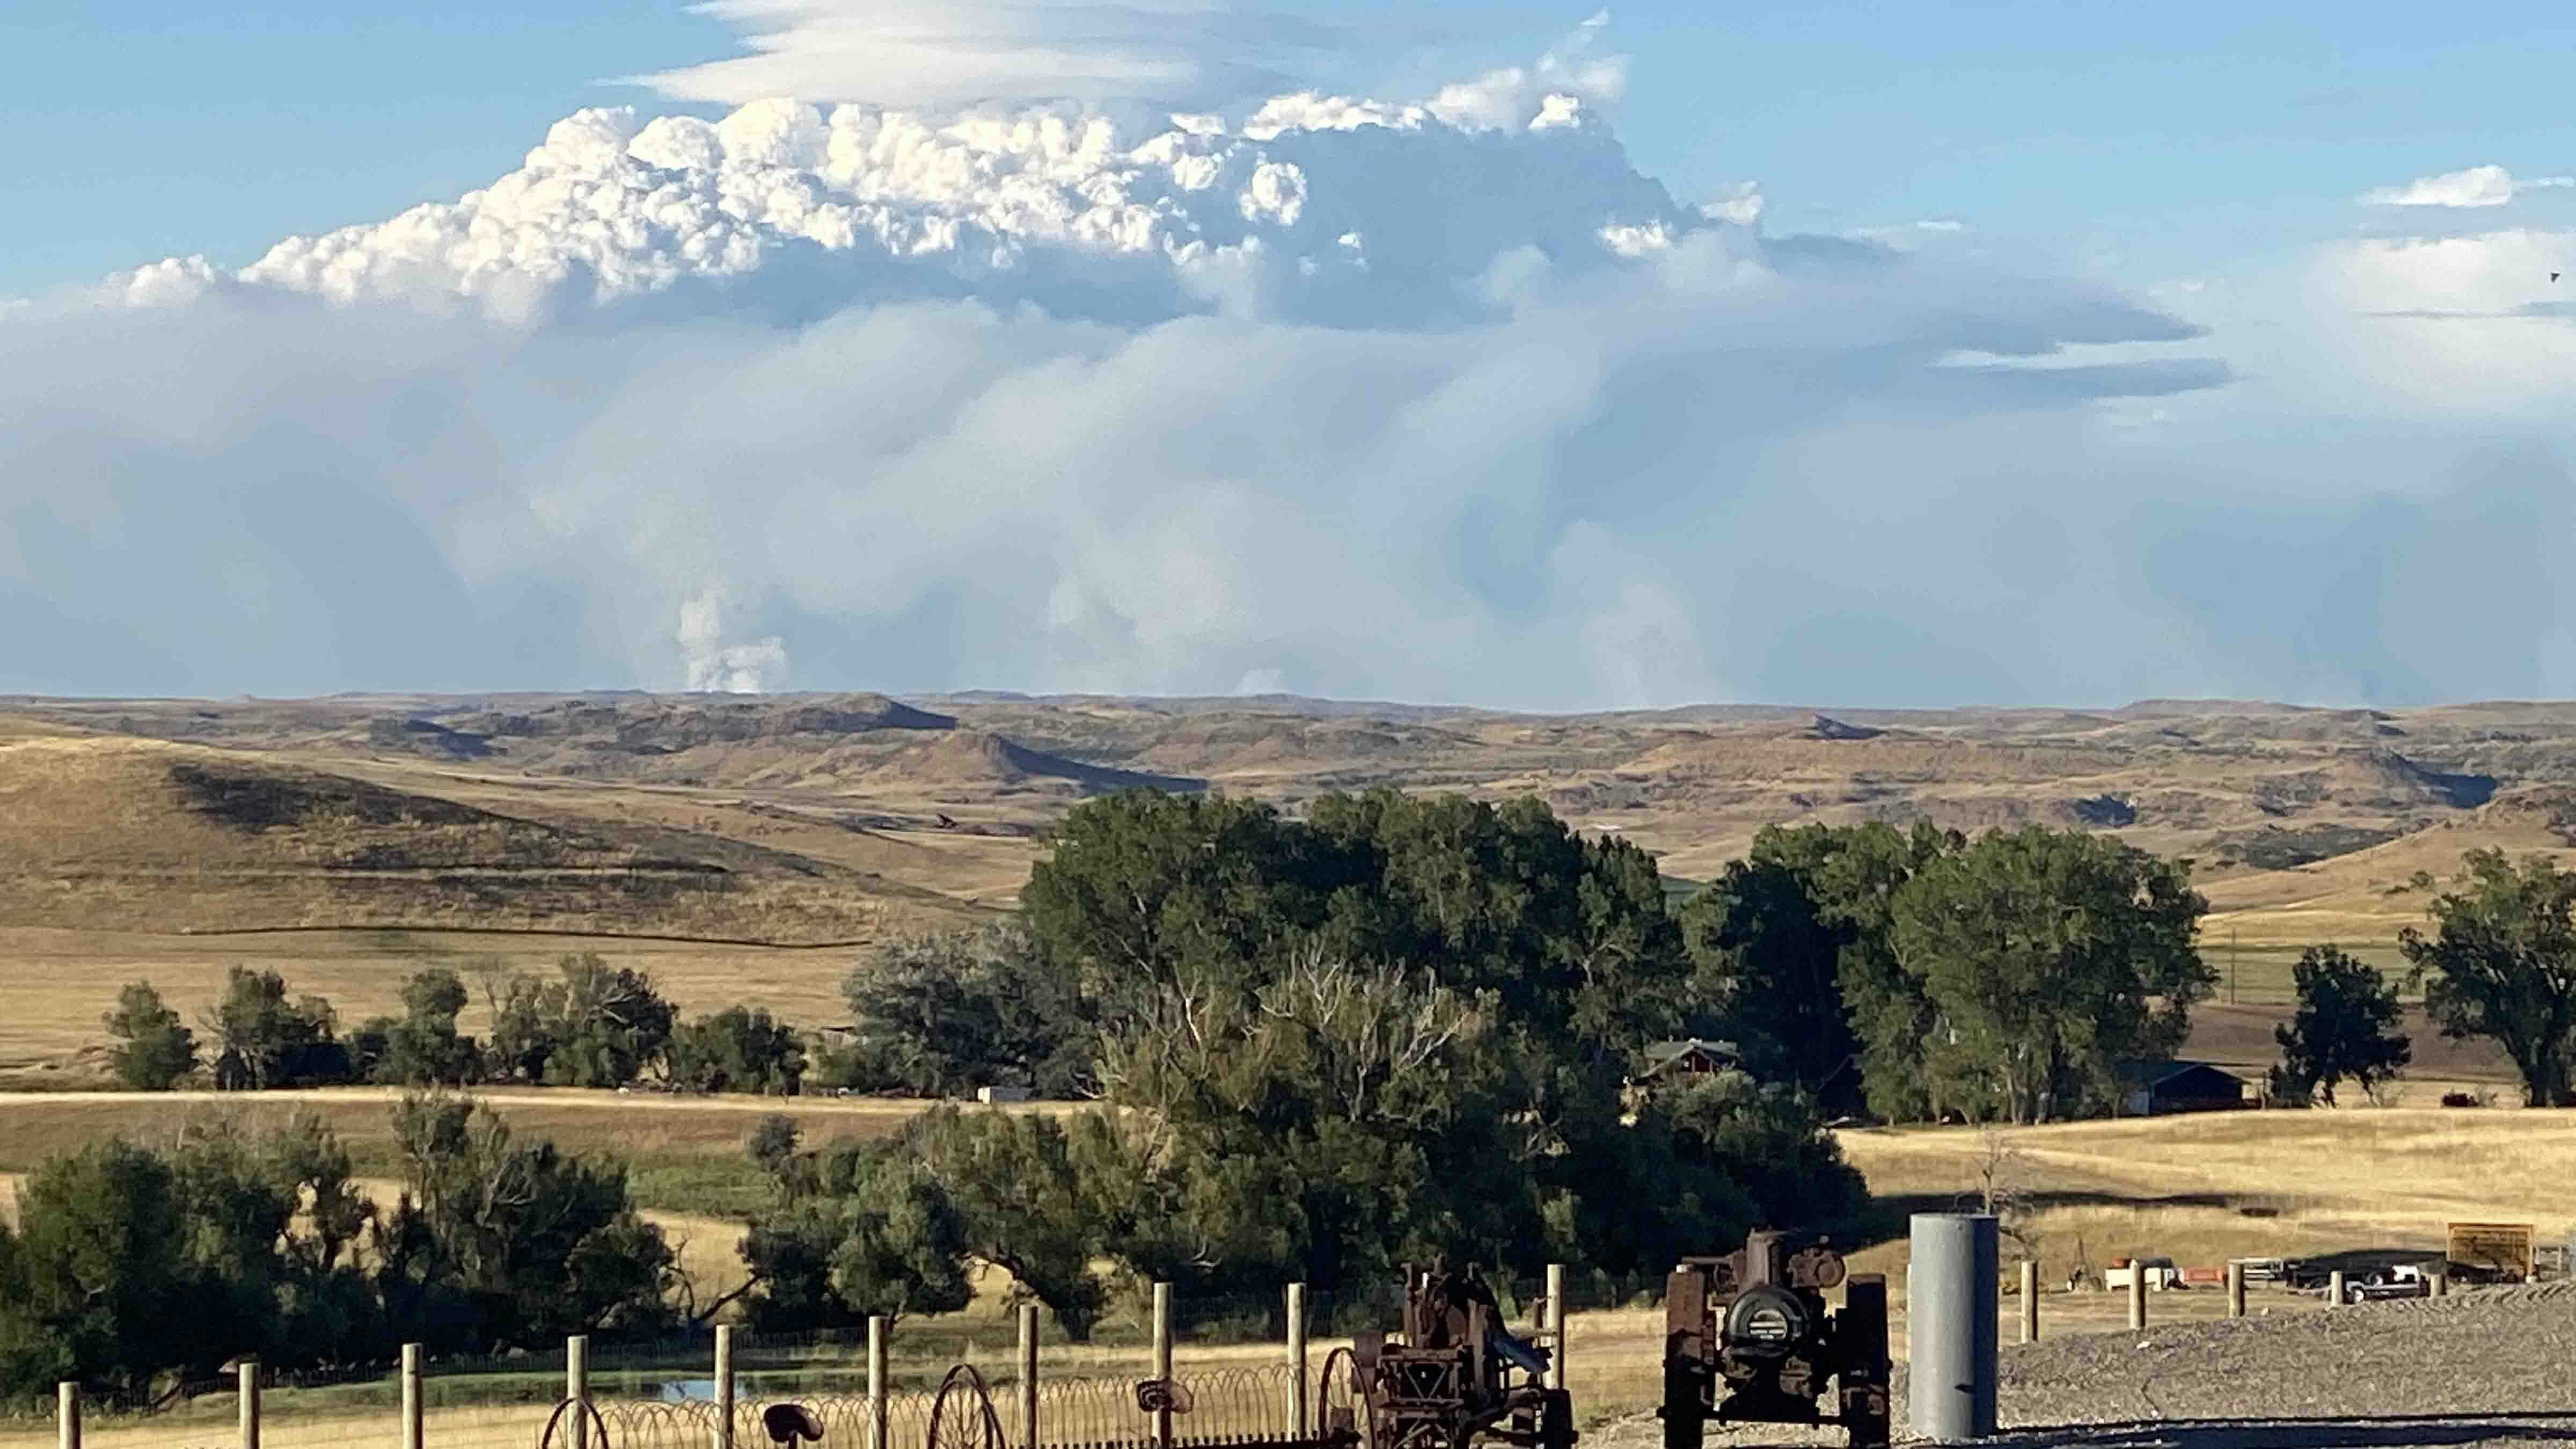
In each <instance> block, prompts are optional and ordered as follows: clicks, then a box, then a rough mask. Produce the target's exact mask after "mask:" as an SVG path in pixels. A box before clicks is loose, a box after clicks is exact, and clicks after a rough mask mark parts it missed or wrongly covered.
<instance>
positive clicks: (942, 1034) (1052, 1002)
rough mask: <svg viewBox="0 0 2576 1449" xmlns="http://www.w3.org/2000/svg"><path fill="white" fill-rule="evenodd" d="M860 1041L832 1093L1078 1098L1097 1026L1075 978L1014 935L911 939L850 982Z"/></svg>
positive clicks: (882, 953)
mask: <svg viewBox="0 0 2576 1449" xmlns="http://www.w3.org/2000/svg"><path fill="white" fill-rule="evenodd" d="M841 994H842V996H843V998H844V999H845V1000H847V1001H848V1003H849V1007H850V1013H851V1017H852V1023H853V1025H854V1026H855V1027H856V1028H857V1031H858V1034H859V1041H858V1043H857V1045H856V1046H855V1047H853V1048H849V1049H847V1052H848V1054H847V1056H846V1057H845V1059H844V1060H843V1061H842V1062H840V1063H839V1064H838V1065H837V1066H836V1068H835V1070H836V1072H837V1075H836V1077H835V1079H834V1082H833V1084H834V1085H837V1086H850V1087H858V1088H861V1089H863V1090H871V1091H897V1092H906V1093H911V1094H914V1095H918V1096H926V1097H946V1096H955V1095H958V1094H959V1093H961V1092H964V1091H967V1090H969V1089H971V1088H974V1087H978V1086H1026V1087H1030V1088H1033V1089H1035V1090H1036V1091H1037V1092H1039V1093H1040V1094H1041V1095H1045V1096H1051V1097H1060V1096H1069V1095H1072V1094H1073V1093H1074V1092H1075V1091H1076V1090H1077V1089H1078V1088H1079V1087H1080V1086H1081V1085H1082V1084H1083V1083H1084V1082H1085V1080H1086V1079H1087V1077H1088V1075H1089V1069H1090V1055H1091V1038H1092V1023H1091V1020H1090V1012H1089V1010H1088V1009H1087V1006H1086V1004H1085V1002H1084V999H1083V993H1082V990H1081V986H1080V983H1079V981H1078V979H1077V976H1076V973H1075V972H1074V971H1073V970H1072V969H1070V968H1066V967H1060V966H1058V965H1056V964H1055V963H1053V962H1051V961H1049V960H1047V959H1046V958H1045V957H1044V955H1043V954H1042V953H1041V952H1040V951H1039V949H1038V948H1037V946H1036V944H1035V943H1034V942H1033V941H1032V940H1031V939H1030V938H1029V936H1028V934H1027V933H1026V932H1024V931H1021V930H1019V929H1017V928H1014V927H1007V926H989V927H984V928H980V929H976V930H966V931H948V932H940V933H934V934H927V935H915V936H903V937H898V938H896V939H894V940H891V941H888V942H885V943H883V944H882V945H879V946H877V947H875V948H874V949H873V950H871V951H870V952H869V954H868V956H867V957H866V958H865V959H864V960H862V961H861V962H860V963H859V964H858V965H857V966H855V967H853V968H852V969H851V971H850V973H849V974H848V975H847V976H845V977H843V978H842V981H841Z"/></svg>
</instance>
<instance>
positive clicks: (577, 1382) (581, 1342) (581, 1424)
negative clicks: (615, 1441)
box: [564, 1333, 608, 1449]
mask: <svg viewBox="0 0 2576 1449" xmlns="http://www.w3.org/2000/svg"><path fill="white" fill-rule="evenodd" d="M564 1397H565V1398H567V1399H570V1400H572V1401H573V1404H574V1405H575V1407H574V1409H573V1411H572V1449H590V1413H589V1409H590V1335H588V1334H584V1333H576V1334H572V1335H570V1336H568V1337H567V1338H565V1339H564ZM599 1449H608V1446H607V1445H605V1444H603V1445H601V1446H599Z"/></svg>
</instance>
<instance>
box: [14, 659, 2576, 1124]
mask: <svg viewBox="0 0 2576 1449" xmlns="http://www.w3.org/2000/svg"><path fill="white" fill-rule="evenodd" d="M1380 785H1383V786H1391V787H1394V788H1398V789H1405V790H1441V791H1463V792H1466V793H1468V794H1471V795H1475V796H1479V797H1482V798H1493V799H1499V798H1505V797H1509V796H1514V795H1520V794H1536V795H1538V796H1539V797H1540V798H1542V799H1544V800H1546V801H1547V802H1548V804H1549V805H1550V806H1551V807H1553V808H1554V809H1555V810H1556V811H1557V812H1558V813H1559V814H1560V815H1561V816H1563V817H1565V818H1566V819H1567V820H1568V821H1569V822H1570V823H1572V824H1573V825H1574V826H1576V827H1577V828H1579V829H1582V830H1585V831H1587V832H1594V833H1600V834H1615V835H1620V836H1624V837H1625V838H1627V839H1630V840H1633V841H1635V842H1636V843H1638V844H1639V845H1640V846H1642V847H1644V848H1646V849H1648V850H1650V851H1652V852H1653V853H1655V854H1656V855H1657V856H1658V857H1659V859H1660V861H1661V864H1662V866H1663V868H1664V871H1665V873H1666V875H1667V876H1668V877H1671V878H1673V879H1674V880H1675V881H1676V887H1677V889H1688V887H1689V885H1690V884H1691V883H1693V882H1697V881H1702V880H1705V879H1707V878H1709V877H1711V876H1713V875H1714V874H1716V873H1717V872H1718V871H1719V870H1720V869H1721V868H1722V867H1723V866H1724V864H1725V862H1726V861H1728V860H1730V859H1733V858H1735V857H1736V856H1738V855H1740V854H1741V853H1742V852H1743V851H1744V850H1745V848H1746V847H1747V845H1748V844H1749V843H1750V842H1751V840H1752V838H1753V835H1754V833H1755V832H1756V831H1758V830H1759V829H1761V828H1762V827H1763V826H1764V825H1766V824H1771V823H1775V822H1778V823H1796V822H1804V821H1824V822H1831V823H1849V822H1853V821H1861V820H1884V821H1888V822H1891V823H1895V824H1899V825H1903V824H1906V823H1909V822H1911V821H1915V820H1930V821H1933V822H1935V823H1937V824H1940V825H1944V826H1953V827H1957V828H1961V829H1967V830H1979V829H1984V828H1987V827H1991V826H2005V827H2010V826H2015V825H2019V824H2023V823H2026V822H2040V823H2046V824H2050V825H2056V826H2063V827H2072V828H2080V829H2088V830H2098V831H2103V832H2106V833H2110V834H2113V835H2116V836H2118V837H2120V838H2122V839H2125V840H2129V841H2131V842H2133V843H2135V844H2137V845H2139V846H2141V847H2144V848H2147V849H2152V850H2156V851H2159V852H2163V853H2167V854H2173V855H2181V856H2188V857H2190V858H2191V859H2192V860H2193V861H2194V862H2195V880H2196V881H2197V882H2198V883H2199V884H2200V886H2201V888H2202V889H2203V890H2204V891H2205V892H2206V893H2207V894H2208V896H2209V897H2210V899H2211V902H2212V906H2213V913H2212V915H2211V917H2210V918H2209V920H2208V922H2207V923H2206V928H2205V932H2204V941H2205V942H2206V943H2207V945H2208V947H2209V949H2210V951H2211V953H2212V959H2213V962H2214V963H2219V964H2222V965H2223V966H2224V967H2225V968H2227V970H2228V971H2229V973H2230V974H2232V975H2234V976H2236V977H2237V978H2238V980H2237V990H2236V993H2235V1000H2234V1004H2235V1006H2236V1007H2238V1008H2241V1009H2243V1010H2246V1011H2251V1012H2255V1013H2257V1014H2258V1016H2259V1017H2260V1019H2249V1020H2247V1021H2243V1022H2222V1021H2218V1020H2216V1019H2213V1023H2212V1025H2213V1028H2214V1029H2216V1028H2220V1027H2223V1028H2224V1030H2225V1032H2226V1033H2229V1035H2228V1041H2230V1042H2235V1043H2236V1044H2237V1045H2239V1046H2243V1047H2244V1048H2245V1050H2246V1052H2247V1053H2248V1054H2259V1052H2260V1047H2259V1043H2260V1042H2261V1041H2262V1040H2263V1039H2264V1038H2266V1037H2267V1036H2268V1031H2267V1030H2266V1029H2265V1024H2266V1022H2268V1020H2270V1019H2274V1018H2276V1017H2277V1014H2278V1010H2277V1009H2278V1007H2279V1005H2280V1003H2282V1002H2284V1001H2286V999H2287V963H2288V961H2289V959H2291V958H2292V957H2294V956H2295V953H2296V948H2297V947H2298V946H2300V945H2302V944H2305V943H2308V942H2313V941H2335V942H2339V943H2341V944H2343V945H2345V946H2346V947H2347V948H2351V949H2354V950H2356V951H2358V952H2359V953H2360V954H2363V955H2365V956H2366V957H2369V958H2371V959H2374V960H2376V961H2378V962H2379V963H2380V964H2382V965H2387V964H2391V963H2392V962H2393V959H2394V954H2393V949H2392V947H2393V942H2394V940H2395V936H2396V932H2397V931H2398V930H2399V929H2400V928H2401V927H2403V926H2405V925H2408V924H2413V923H2415V922H2417V921H2419V920H2420V919H2421V916H2422V909H2423V898H2422V895H2421V893H2419V892H2417V891H2415V890H2414V889H2413V888H2412V887H2411V886H2410V884H2409V882H2410V880H2411V878H2412V877H2413V875H2414V873H2415V872H2416V871H2418V870H2429V871H2432V872H2434V873H2435V874H2437V875H2439V874H2444V873H2447V872H2448V871H2450V870H2451V869H2453V868H2454V867H2455V866H2456V864H2457V862H2458V859H2459V855H2460V853H2461V851H2463V850H2465V849H2468V848H2471V847H2477V846H2501V847H2505V848H2509V849H2513V850H2517V851H2519V850H2544V851H2550V852H2553V853H2558V854H2562V855H2563V854H2565V853H2567V852H2569V851H2570V850H2576V704H2548V703H2511V702H2491V703H2481V704H2469V705H2457V706H2445V707H2441V708H2435V709H2425V710H2415V711H2393V712H2392V711H2377V710H2327V709H2303V708H2296V707H2292V706H2286V705H2278V704H2268V703H2261V702H2234V701H2144V702H2140V703H2136V704H2131V705H2128V706H2125V707H2122V708H2118V709H2109V710H2073V709H2031V710H1980V709H1959V710H1839V709H1837V710H1831V711H1830V712H1819V711H1817V710H1813V709H1804V708H1799V709H1792V708H1775V707H1769V706H1708V707H1697V708H1690V709H1676V710H1662V711H1653V712H1632V713H1611V714H1595V715H1582V716H1538V715H1516V714H1507V713H1499V712H1494V711H1485V710H1474V709H1463V708H1444V707H1439V706H1423V705H1405V704H1392V703H1352V702H1337V701H1313V700H1303V699H1296V698H1290V697H1284V696H1261V697H1251V698H1199V699H1146V698H1130V697H1112V696H1048V697H1037V696H1023V695H1010V694H998V693H968V694H954V695H947V696H933V697H922V698H916V699H910V700H903V701H898V700H894V699H890V698H887V697H885V696H883V695H874V694H834V695H779V696H757V697H754V696H741V695H654V694H643V693H587V694H523V695H480V696H435V695H349V696H335V697H331V698H325V699H308V700H255V699H241V700H55V699H37V698H24V697H20V698H0V990H5V991H7V992H8V993H9V994H10V996H11V997H12V998H13V1000H12V1001H11V1003H10V1004H11V1005H12V1006H14V1007H16V1008H17V1011H18V1014H19V1015H21V1016H26V1017H31V1018H32V1019H37V1020H40V1021H41V1020H52V1018H54V1017H57V1016H59V1017H60V1018H61V1019H60V1020H56V1021H53V1024H52V1025H51V1026H50V1027H23V1026H22V1027H14V1028H5V1029H0V1070H6V1069H7V1068H8V1067H10V1066H12V1065H18V1066H22V1067H23V1066H25V1065H27V1064H28V1063H30V1062H31V1061H34V1060H37V1059H40V1058H42V1059H47V1060H51V1059H54V1058H56V1057H59V1055H60V1048H61V1046H62V1044H63V1043H65V1042H67V1041H70V1040H73V1039H74V1038H76V1037H78V1038H86V1037H88V1036H94V1035H95V1025H96V1014H97V1012H98V1010H99V1009H100V1006H101V1004H102V1003H101V1002H100V1000H99V999H98V998H101V997H103V996H104V995H106V994H108V993H109V992H112V990H113V979H110V980H109V981H108V982H107V984H105V985H101V984H100V981H99V980H98V979H90V978H92V977H93V975H94V974H95V975H104V976H106V977H110V978H114V979H130V976H119V975H118V973H132V974H146V973H149V972H150V971H152V970H153V969H155V968H154V963H155V962H156V961H159V962H163V963H165V964H164V965H163V966H162V967H161V968H159V969H160V970H161V971H162V973H163V974H166V975H169V976H171V978H172V979H174V980H180V981H185V982H188V983H190V984H191V985H192V986H193V985H195V984H197V983H201V982H206V981H219V980H220V977H221V969H220V968H221V965H222V964H223V963H224V962H225V961H227V960H239V959H251V958H258V959H262V960H266V961H270V962H273V963H277V964H280V965H281V966H282V967H283V966H286V965H288V964H290V963H295V962H303V963H306V965H307V966H308V967H309V968H310V970H309V972H308V974H313V973H318V976H317V979H328V980H330V981H331V982H332V983H333V984H334V985H335V986H337V987H338V988H339V989H341V990H345V991H352V992H354V993H355V994H356V997H357V998H358V1000H357V1003H356V1005H358V1006H365V1005H369V1004H371V1003H372V1002H373V1001H374V1000H375V998H376V997H377V996H378V995H379V994H380V993H379V992H378V991H377V990H376V989H375V987H374V986H373V985H371V984H370V983H373V982H376V981H379V980H382V981H383V982H385V983H386V984H385V986H384V988H383V991H382V992H381V995H382V997H383V999H384V1000H385V1001H388V1002H389V1001H390V1000H391V993H392V987H393V984H394V983H397V982H398V980H399V970H398V969H396V968H398V967H399V966H400V964H401V963H403V962H406V961H417V960H418V959H419V958H420V957H422V956H423V955H428V954H456V953H464V952H478V953H498V954H501V955H504V956H508V957H514V958H516V959H519V960H522V961H524V962H528V963H533V964H542V963H543V962H544V961H545V960H547V959H550V956H551V954H552V953H557V952H560V951H562V950H567V949H599V950H605V951H611V952H623V953H628V954H632V953H636V952H643V953H647V954H652V955H654V957H655V960H654V961H649V962H647V963H646V964H648V965H652V966H653V967H654V969H655V970H656V971H657V975H659V976H661V977H663V978H665V979H667V980H669V981H670V982H671V983H673V989H674V991H675V995H676V996H677V997H678V998H679V999H680V1000H681V1002H682V1004H683V1005H684V1006H687V1007H689V1008H690V1009H700V1008H701V1007H702V1006H703V1005H714V1004H722V1003H724V1002H728V1001H731V1000H734V999H738V998H740V997H741V996H742V995H743V993H744V990H745V987H746V984H747V983H748V984H750V985H755V986H758V987H760V988H761V990H762V992H763V993H764V995H763V998H762V999H768V1000H770V1001H772V1004H778V1003H781V1002H793V1003H795V1004H796V1005H797V1007H798V1009H799V1010H801V1011H805V1012H811V1013H822V1014H828V1013H829V1012H831V1011H832V1010H834V999H835V998H834V992H833V990H832V985H831V983H832V982H833V981H834V980H836V979H837V974H838V972H839V971H840V970H842V969H844V964H845V961H846V957H847V954H848V952H847V949H846V943H855V942H863V941H866V940H870V939H874V938H875V937H876V936H878V935H880V934H882V933H884V932H887V931H892V930H906V929H913V928H916V927H919V926H925V925H931V924H936V923H938V922H942V921H963V920H972V919H975V918H978V917H980V916H983V915H986V914H988V913H990V912H992V911H994V910H998V909H1007V908H1008V907H1009V906H1010V905H1011V904H1012V903H1013V901H1014V899H1015V896H1016V893H1017V890H1018V888H1019V886H1020V884H1021V883H1022V882H1023V881H1024V880H1025V879H1026V877H1027V872H1028V868H1029V865H1030V863H1031V862H1032V861H1034V860H1035V859H1037V857H1038V855H1039V853H1040V851H1041V850H1042V849H1043V844H1042V835H1043V832H1044V831H1045V829H1046V828H1047V826H1048V825H1049V824H1050V823H1051V822H1052V821H1054V820H1055V819H1057V818H1058V817H1060V816H1061V815H1062V813H1063V812H1064V811H1065V810H1066V809H1067V808H1069V807H1070V806H1071V805H1072V804H1073V803H1075V802H1077V801H1079V800H1081V799H1083V798H1086V797H1088V796H1092V795H1096V794H1099V793H1102V792H1104V791H1109V790H1116V789H1121V788H1127V787H1131V786H1153V787H1157V788H1162V789H1171V790H1217V791H1223V792H1226V793H1230V794H1239V795H1249V796H1255V797H1259V798H1264V799H1268V800H1272V801H1274V802H1276V803H1278V804H1279V805H1281V806H1282V808H1285V809H1287V810H1290V811H1291V812H1294V811H1296V810H1298V809H1300V808H1301V807H1302V805H1303V804H1304V802H1306V801H1308V800H1311V799H1312V798H1313V797H1315V796H1316V795H1318V794H1320V793H1322V792H1325V791H1328V790H1335V789H1362V788H1368V787H1371V786H1380ZM289 928H291V930H290V929H289ZM251 932H268V933H274V934H270V935H245V934H239V933H251ZM223 933H235V934H223ZM523 933H541V934H536V935H526V934H523ZM796 951H802V952H804V953H805V955H804V957H803V958H802V959H791V958H790V957H789V956H787V955H783V954H780V953H788V952H796ZM85 956H93V957H95V958H96V959H97V961H98V962H99V963H100V964H99V965H98V968H97V972H96V973H91V972H84V971H81V970H79V969H78V963H79V962H81V961H82V960H83V959H84V957H85ZM2222 957H2223V958H2224V959H2223V960H2222ZM40 962H41V963H43V967H42V970H43V973H44V974H45V976H46V978H47V979H48V980H49V981H55V982H59V981H62V980H64V979H66V978H67V977H68V978H83V979H82V981H81V984H82V987H83V989H84V990H85V991H86V992H87V994H86V995H85V996H84V997H83V999H82V1002H81V1003H80V1006H79V1009H78V1010H77V1011H72V1009H71V1007H70V1005H69V1004H68V1003H64V1004H61V1005H59V1006H56V1007H45V1008H38V1007H36V1006H35V1005H34V1004H33V1003H32V1002H31V1001H29V1000H27V999H25V998H24V997H23V996H22V995H21V993H23V992H26V991H28V990H31V989H34V988H33V985H32V984H31V982H30V978H31V977H32V976H34V975H36V974H37V965H36V963H40ZM111 963H112V964H111ZM290 974H291V975H292V974H295V973H294V972H292V971H290ZM156 979H159V978H158V977H156ZM165 989H168V987H167V985H166V983H165ZM334 999H335V1000H337V999H338V997H337V996H335V998H334ZM348 1009H353V1008H352V1006H351V1005H350V1004H349V1003H344V1010H348ZM782 1009H783V1008H782ZM2240 1039H2241V1040H2240ZM40 1040H41V1041H42V1042H43V1043H45V1045H43V1046H42V1047H39V1046H38V1045H37V1043H38V1042H39V1041H40ZM2450 1065H2453V1066H2461V1071H2460V1072H2459V1073H2456V1074H2457V1075H2463V1076H2467V1077H2476V1076H2481V1075H2483V1074H2485V1073H2486V1071H2487V1069H2488V1068H2491V1067H2492V1065H2493V1064H2492V1063H2491V1062H2490V1063H2485V1064H2484V1065H2480V1064H2479V1063H2477V1062H2470V1063H2467V1064H2465V1065H2462V1064H2459V1063H2452V1064H2450ZM2446 1071H2447V1067H2446Z"/></svg>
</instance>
